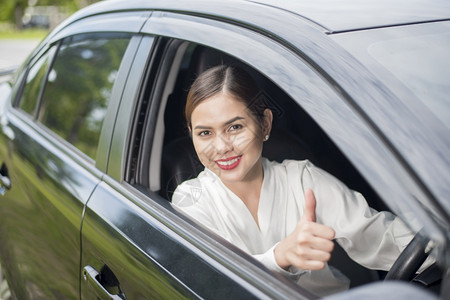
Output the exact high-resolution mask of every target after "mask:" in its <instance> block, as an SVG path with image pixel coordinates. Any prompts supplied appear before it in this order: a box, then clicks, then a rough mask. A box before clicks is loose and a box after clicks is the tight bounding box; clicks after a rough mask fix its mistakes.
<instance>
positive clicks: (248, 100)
mask: <svg viewBox="0 0 450 300" xmlns="http://www.w3.org/2000/svg"><path fill="white" fill-rule="evenodd" d="M220 92H227V93H229V94H230V95H231V96H232V97H234V98H235V99H236V100H237V101H240V102H243V103H244V104H245V105H246V107H247V109H249V111H250V112H251V115H252V116H253V117H254V118H255V121H256V122H257V123H258V124H259V125H260V127H261V128H262V125H263V121H264V110H265V109H266V108H267V105H266V104H265V101H264V97H262V93H260V90H259V88H258V86H257V85H256V83H255V81H254V80H253V78H252V77H251V76H250V74H248V73H247V72H246V71H245V70H244V69H242V68H240V67H236V66H227V65H219V66H216V67H213V68H211V69H208V70H206V71H205V72H203V73H202V74H200V76H198V77H197V79H196V80H195V81H194V83H193V84H192V86H191V88H190V90H189V93H188V96H187V100H186V107H185V117H186V121H187V126H188V128H191V115H192V112H193V111H194V109H195V108H196V107H197V106H198V105H199V104H200V103H201V102H203V101H204V100H206V99H209V98H211V97H213V96H215V95H217V94H218V93H220Z"/></svg>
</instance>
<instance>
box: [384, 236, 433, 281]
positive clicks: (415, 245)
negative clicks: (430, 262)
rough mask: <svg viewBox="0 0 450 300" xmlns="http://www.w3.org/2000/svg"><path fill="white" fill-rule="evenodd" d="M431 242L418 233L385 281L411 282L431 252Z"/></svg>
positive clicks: (401, 254)
mask: <svg viewBox="0 0 450 300" xmlns="http://www.w3.org/2000/svg"><path fill="white" fill-rule="evenodd" d="M429 241H430V240H429V239H427V238H425V237H423V235H421V234H420V232H418V233H416V235H415V236H414V238H413V239H412V240H411V241H410V242H409V244H408V245H407V246H406V248H405V250H403V252H402V253H400V255H399V257H398V258H397V260H396V261H395V262H394V264H393V265H392V268H391V269H390V270H389V272H388V273H387V274H386V277H385V279H384V280H404V281H411V280H412V279H413V278H414V276H415V275H416V272H417V270H419V268H420V266H421V265H422V264H423V262H424V261H425V260H426V259H427V257H428V255H429V254H430V252H431V251H427V250H428V249H427V245H428V242H429Z"/></svg>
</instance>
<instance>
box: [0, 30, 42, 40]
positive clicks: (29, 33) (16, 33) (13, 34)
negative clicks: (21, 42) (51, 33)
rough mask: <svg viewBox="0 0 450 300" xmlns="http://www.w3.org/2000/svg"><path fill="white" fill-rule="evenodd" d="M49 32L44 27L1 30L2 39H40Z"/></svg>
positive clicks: (0, 36) (0, 37)
mask: <svg viewBox="0 0 450 300" xmlns="http://www.w3.org/2000/svg"><path fill="white" fill-rule="evenodd" d="M47 34H48V30H44V29H24V30H11V29H9V30H0V39H38V40H42V39H43V38H44V37H45V36H46V35H47Z"/></svg>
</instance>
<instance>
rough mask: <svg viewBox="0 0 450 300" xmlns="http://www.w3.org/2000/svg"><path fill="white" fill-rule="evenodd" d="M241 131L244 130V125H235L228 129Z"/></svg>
mask: <svg viewBox="0 0 450 300" xmlns="http://www.w3.org/2000/svg"><path fill="white" fill-rule="evenodd" d="M239 129H242V125H241V124H233V125H231V126H230V129H228V130H229V131H238V130H239Z"/></svg>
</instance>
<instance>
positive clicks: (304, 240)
mask: <svg viewBox="0 0 450 300" xmlns="http://www.w3.org/2000/svg"><path fill="white" fill-rule="evenodd" d="M334 235H335V233H334V230H333V229H332V228H331V227H329V226H326V225H322V224H318V223H316V198H315V196H314V193H313V191H312V190H307V191H306V192H305V212H304V214H303V216H302V218H301V219H300V221H299V222H298V223H297V226H296V227H295V229H294V231H293V232H292V233H291V234H289V235H288V236H287V237H286V238H285V239H284V240H282V241H281V242H280V243H279V244H278V245H277V246H276V247H275V249H274V255H275V261H276V262H277V264H278V265H279V266H280V267H281V268H283V269H287V268H289V267H290V266H295V267H297V268H300V269H302V270H320V269H323V268H324V267H325V264H326V262H327V261H328V260H330V257H331V251H333V247H334V243H333V241H332V240H333V238H334Z"/></svg>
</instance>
